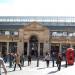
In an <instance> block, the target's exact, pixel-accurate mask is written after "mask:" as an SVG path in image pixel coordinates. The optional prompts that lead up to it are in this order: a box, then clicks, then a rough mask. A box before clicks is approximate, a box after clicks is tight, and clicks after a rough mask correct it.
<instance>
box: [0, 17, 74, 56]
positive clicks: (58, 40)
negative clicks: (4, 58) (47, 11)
mask: <svg viewBox="0 0 75 75" xmlns="http://www.w3.org/2000/svg"><path fill="white" fill-rule="evenodd" d="M68 19H70V20H71V21H67V20H68ZM72 20H73V21H72ZM74 21H75V20H74V18H72V17H68V18H67V17H64V18H63V17H19V16H18V17H11V16H10V17H8V16H7V17H6V16H5V17H0V52H1V53H2V54H6V53H10V52H17V53H19V54H20V55H21V54H24V55H29V54H30V55H32V56H37V55H38V56H44V55H45V53H46V52H49V53H51V51H54V52H65V51H66V49H67V48H69V47H73V48H74V49H75V22H74Z"/></svg>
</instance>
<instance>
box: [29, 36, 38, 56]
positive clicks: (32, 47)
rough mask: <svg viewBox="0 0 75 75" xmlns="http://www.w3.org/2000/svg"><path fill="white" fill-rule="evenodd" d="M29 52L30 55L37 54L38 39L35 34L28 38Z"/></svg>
mask: <svg viewBox="0 0 75 75" xmlns="http://www.w3.org/2000/svg"><path fill="white" fill-rule="evenodd" d="M29 54H30V55H31V56H36V57H37V56H38V39H37V37H36V36H35V35H33V36H31V38H30V40H29Z"/></svg>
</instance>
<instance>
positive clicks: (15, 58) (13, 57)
mask: <svg viewBox="0 0 75 75" xmlns="http://www.w3.org/2000/svg"><path fill="white" fill-rule="evenodd" d="M9 56H10V58H9V59H10V60H9V67H12V63H13V64H14V68H13V71H15V69H16V65H18V66H19V68H20V70H22V66H24V59H25V57H24V55H23V54H22V56H20V55H19V54H18V53H14V54H13V53H11V54H9ZM31 60H32V58H31V55H28V66H30V64H31ZM44 60H45V61H46V65H47V67H49V61H50V60H52V63H53V65H52V66H53V67H54V66H55V65H54V63H55V61H56V64H57V67H58V70H59V71H60V69H61V61H62V54H61V53H58V54H57V56H56V55H55V53H54V52H53V53H52V54H51V55H50V54H49V53H46V55H45V58H44ZM0 62H2V65H3V67H4V71H5V74H6V73H7V70H6V67H5V66H4V61H3V60H1V59H0Z"/></svg>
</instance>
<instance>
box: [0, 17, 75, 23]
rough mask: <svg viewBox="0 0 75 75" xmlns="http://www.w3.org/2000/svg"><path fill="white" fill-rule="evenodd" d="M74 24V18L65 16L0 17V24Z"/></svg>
mask: <svg viewBox="0 0 75 75" xmlns="http://www.w3.org/2000/svg"><path fill="white" fill-rule="evenodd" d="M32 21H38V22H75V17H67V16H59V17H58V16H0V22H32Z"/></svg>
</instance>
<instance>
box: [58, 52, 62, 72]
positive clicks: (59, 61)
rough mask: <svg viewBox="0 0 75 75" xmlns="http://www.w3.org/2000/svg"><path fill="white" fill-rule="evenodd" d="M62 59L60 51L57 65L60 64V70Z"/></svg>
mask: <svg viewBox="0 0 75 75" xmlns="http://www.w3.org/2000/svg"><path fill="white" fill-rule="evenodd" d="M61 61H62V55H61V53H58V57H57V65H58V70H59V71H60V69H61Z"/></svg>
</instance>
